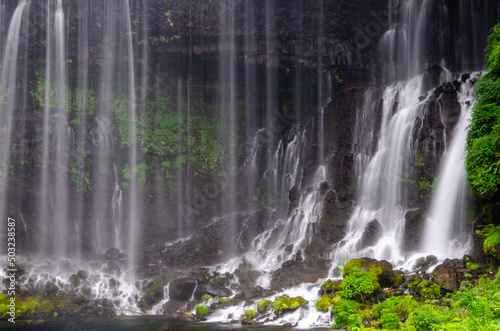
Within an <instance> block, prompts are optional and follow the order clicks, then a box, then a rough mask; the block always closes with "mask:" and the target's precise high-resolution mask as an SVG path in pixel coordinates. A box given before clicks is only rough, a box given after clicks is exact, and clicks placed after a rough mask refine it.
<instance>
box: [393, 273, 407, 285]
mask: <svg viewBox="0 0 500 331" xmlns="http://www.w3.org/2000/svg"><path fill="white" fill-rule="evenodd" d="M404 282H405V279H404V277H403V275H402V274H399V273H395V274H394V283H393V285H392V286H393V287H400V286H401V285H403V284H404Z"/></svg>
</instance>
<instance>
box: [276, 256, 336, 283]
mask: <svg viewBox="0 0 500 331" xmlns="http://www.w3.org/2000/svg"><path fill="white" fill-rule="evenodd" d="M329 269H330V265H329V263H328V261H327V260H326V259H314V258H311V259H306V260H303V261H286V262H285V263H283V264H282V265H281V268H280V269H278V270H276V271H274V272H273V273H272V279H271V289H273V290H278V289H286V288H290V287H293V286H296V285H299V284H302V283H315V282H316V281H318V279H320V278H326V277H327V276H328V270H329Z"/></svg>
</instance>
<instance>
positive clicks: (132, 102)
mask: <svg viewBox="0 0 500 331" xmlns="http://www.w3.org/2000/svg"><path fill="white" fill-rule="evenodd" d="M124 12H125V22H126V29H127V30H126V31H128V33H127V40H126V45H127V48H126V49H127V59H128V61H127V76H128V81H127V84H128V86H127V87H128V90H127V95H128V115H129V120H130V124H129V127H130V145H129V150H128V153H129V156H128V166H129V169H130V175H131V178H130V190H129V192H130V196H129V201H128V214H127V222H128V226H127V228H128V229H127V230H128V233H127V235H128V238H127V247H126V249H127V252H128V254H129V257H130V258H129V264H130V265H131V266H132V267H135V266H136V265H137V262H138V261H137V258H138V256H139V252H138V250H139V247H140V242H141V239H142V236H141V233H142V231H140V230H139V229H140V226H139V225H140V224H139V220H140V216H141V207H140V206H141V205H142V204H140V203H139V201H140V198H141V194H140V193H139V187H138V180H137V172H138V171H137V169H136V167H137V166H138V163H139V162H138V155H137V154H138V153H137V149H138V148H137V146H138V144H137V133H136V130H137V109H136V95H135V92H136V88H135V71H134V49H133V41H132V23H131V19H130V8H129V3H128V1H125V2H124ZM134 276H135V275H134Z"/></svg>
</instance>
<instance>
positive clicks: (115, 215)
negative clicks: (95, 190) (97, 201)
mask: <svg viewBox="0 0 500 331" xmlns="http://www.w3.org/2000/svg"><path fill="white" fill-rule="evenodd" d="M113 170H114V172H115V188H114V190H113V198H112V200H111V205H112V220H113V226H114V238H113V247H116V248H118V249H122V248H123V245H122V236H121V234H122V222H123V209H122V200H123V199H122V190H121V189H120V185H119V184H118V174H117V172H116V165H115V164H114V163H113Z"/></svg>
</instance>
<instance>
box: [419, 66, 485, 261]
mask: <svg viewBox="0 0 500 331" xmlns="http://www.w3.org/2000/svg"><path fill="white" fill-rule="evenodd" d="M476 77H477V74H476V75H473V76H472V78H469V79H468V80H467V81H466V82H464V83H463V84H462V85H461V87H460V92H459V94H458V101H459V102H460V106H461V115H460V121H459V123H458V124H457V127H456V128H455V130H454V133H453V137H452V140H451V145H450V147H449V150H448V151H446V153H445V155H444V159H443V162H442V166H441V170H440V172H439V177H438V178H439V179H438V186H437V190H436V193H435V194H434V196H433V199H432V205H431V209H430V214H429V218H428V219H427V221H426V224H425V229H424V237H423V242H422V248H421V249H422V251H423V252H426V253H427V254H434V255H436V256H438V257H440V258H445V257H449V258H451V257H457V258H461V257H463V256H464V254H466V253H467V252H468V251H469V249H470V246H471V242H470V240H471V239H470V232H471V229H470V226H467V220H466V208H467V198H468V195H469V188H468V186H467V183H466V177H465V143H466V138H467V125H468V123H469V118H470V110H471V108H472V105H473V97H474V83H473V81H474V80H475V79H476Z"/></svg>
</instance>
